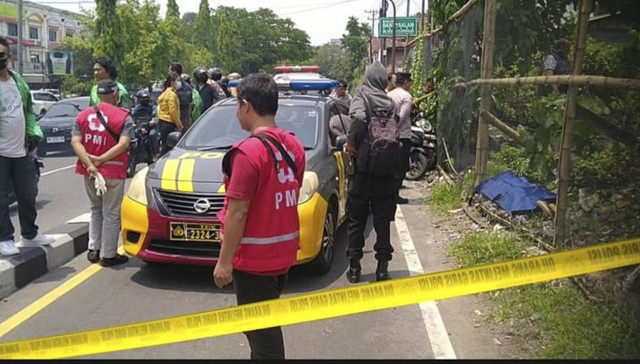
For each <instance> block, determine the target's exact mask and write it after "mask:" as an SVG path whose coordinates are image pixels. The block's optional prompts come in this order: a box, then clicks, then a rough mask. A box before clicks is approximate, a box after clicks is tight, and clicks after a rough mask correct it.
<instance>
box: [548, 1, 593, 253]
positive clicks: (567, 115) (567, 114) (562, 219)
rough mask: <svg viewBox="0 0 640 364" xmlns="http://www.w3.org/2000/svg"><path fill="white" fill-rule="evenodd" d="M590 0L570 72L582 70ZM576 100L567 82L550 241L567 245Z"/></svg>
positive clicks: (573, 88)
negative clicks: (556, 211) (551, 239)
mask: <svg viewBox="0 0 640 364" xmlns="http://www.w3.org/2000/svg"><path fill="white" fill-rule="evenodd" d="M592 5H593V0H580V13H579V14H578V23H577V24H578V26H577V28H576V50H575V52H574V56H573V68H572V74H574V75H579V74H580V73H582V63H583V60H584V53H585V52H584V51H585V48H586V42H587V29H588V27H589V14H591V8H592ZM577 99H578V86H575V85H570V86H569V90H568V93H567V102H566V105H565V109H564V125H563V127H562V138H561V149H560V161H559V163H558V172H559V179H558V201H557V210H558V213H557V214H556V220H555V229H554V232H555V234H554V239H553V244H554V245H555V246H556V247H557V246H560V247H562V248H566V245H565V223H566V218H567V194H568V191H569V179H570V176H569V172H570V168H571V167H570V159H571V142H572V140H573V127H574V124H575V119H576V102H577Z"/></svg>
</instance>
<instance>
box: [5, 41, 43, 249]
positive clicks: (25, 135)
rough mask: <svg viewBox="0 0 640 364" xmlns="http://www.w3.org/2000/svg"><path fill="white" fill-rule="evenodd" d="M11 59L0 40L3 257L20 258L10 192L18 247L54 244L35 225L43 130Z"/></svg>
mask: <svg viewBox="0 0 640 364" xmlns="http://www.w3.org/2000/svg"><path fill="white" fill-rule="evenodd" d="M12 58H13V57H12V55H11V50H10V49H9V42H8V41H7V39H6V38H4V37H0V255H17V254H20V250H19V249H18V248H17V247H16V243H15V240H14V235H13V234H14V232H15V230H14V228H13V224H12V223H11V219H10V218H9V193H10V192H15V195H16V200H17V201H18V216H19V218H20V234H21V235H22V241H21V242H20V243H19V244H18V246H20V247H28V246H39V245H51V244H52V243H53V242H54V241H55V239H54V238H53V237H51V236H48V235H43V234H41V233H40V232H39V231H38V225H36V216H37V209H36V196H37V194H38V177H37V174H36V165H35V163H34V161H33V155H32V153H33V152H34V149H35V148H36V147H37V145H38V142H39V141H40V140H41V139H42V130H40V127H39V126H38V124H37V123H36V115H35V114H34V113H33V105H32V101H31V93H30V92H29V86H28V85H27V84H26V82H24V80H23V79H22V77H21V76H20V75H19V74H18V73H16V72H13V71H12V70H9V68H8V66H9V65H10V64H11V60H12ZM12 189H13V191H11V190H12Z"/></svg>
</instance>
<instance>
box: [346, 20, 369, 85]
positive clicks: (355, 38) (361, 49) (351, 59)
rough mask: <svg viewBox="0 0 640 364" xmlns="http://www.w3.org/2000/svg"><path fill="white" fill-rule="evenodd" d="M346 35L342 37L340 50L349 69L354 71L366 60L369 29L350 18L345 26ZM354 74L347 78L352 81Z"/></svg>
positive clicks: (367, 26) (364, 24) (365, 24)
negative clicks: (344, 53)
mask: <svg viewBox="0 0 640 364" xmlns="http://www.w3.org/2000/svg"><path fill="white" fill-rule="evenodd" d="M346 30H347V34H343V35H342V49H344V50H345V51H346V53H347V59H348V65H349V69H351V70H356V69H357V68H358V67H360V66H361V65H362V60H363V59H365V58H367V42H368V40H369V34H370V33H371V29H370V28H369V25H368V24H367V23H358V19H357V18H356V17H354V16H350V17H349V20H348V21H347V26H346ZM354 76H356V75H355V74H352V75H351V77H349V80H353V79H354Z"/></svg>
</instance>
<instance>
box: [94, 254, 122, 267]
mask: <svg viewBox="0 0 640 364" xmlns="http://www.w3.org/2000/svg"><path fill="white" fill-rule="evenodd" d="M128 261H129V257H127V256H126V255H121V254H116V256H115V257H113V258H102V259H100V265H101V266H103V267H111V266H113V265H118V264H124V263H126V262H128Z"/></svg>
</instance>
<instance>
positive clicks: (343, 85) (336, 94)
mask: <svg viewBox="0 0 640 364" xmlns="http://www.w3.org/2000/svg"><path fill="white" fill-rule="evenodd" d="M347 88H348V85H347V81H345V80H338V86H337V87H336V88H335V90H333V92H332V93H331V95H329V96H330V97H333V98H334V99H338V100H339V101H342V102H345V103H347V104H350V103H351V95H350V94H349V90H348V89H347Z"/></svg>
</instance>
